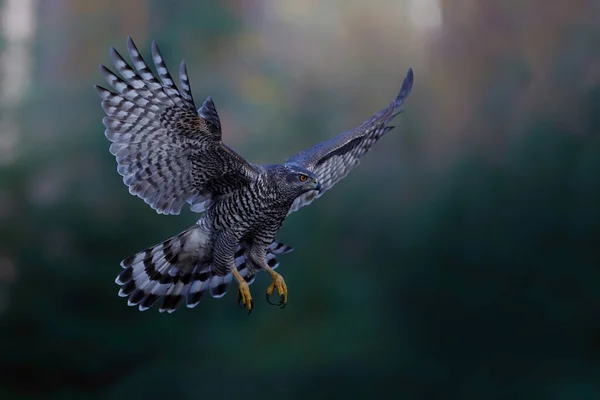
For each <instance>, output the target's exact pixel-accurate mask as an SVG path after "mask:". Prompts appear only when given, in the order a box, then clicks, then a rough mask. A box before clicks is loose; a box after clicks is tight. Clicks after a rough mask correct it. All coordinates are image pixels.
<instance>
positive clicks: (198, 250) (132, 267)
mask: <svg viewBox="0 0 600 400" xmlns="http://www.w3.org/2000/svg"><path fill="white" fill-rule="evenodd" d="M292 250H293V248H292V247H291V246H287V245H284V244H282V243H278V242H273V243H272V244H271V246H270V247H269V250H268V253H267V263H268V265H269V266H271V268H277V267H278V266H279V261H278V260H277V256H278V255H280V254H287V253H289V252H291V251H292ZM211 262H212V244H211V240H210V235H209V234H208V233H207V232H206V231H205V230H204V229H202V227H201V226H199V225H194V226H193V227H191V228H189V229H187V230H185V231H183V232H181V233H180V234H179V235H177V236H174V237H172V238H170V239H167V240H165V241H164V242H162V243H159V244H157V245H155V246H152V247H149V248H147V249H146V250H143V251H141V252H139V253H137V254H134V255H132V256H130V257H127V258H126V259H124V260H123V261H122V262H121V266H122V267H123V271H122V272H121V273H120V274H119V275H118V276H117V278H116V279H115V282H116V283H117V284H119V285H121V289H120V291H119V296H121V297H128V301H127V304H128V305H130V306H137V307H138V308H139V310H140V311H144V310H147V309H149V308H150V307H152V306H153V305H154V304H156V303H157V302H159V301H160V308H159V311H160V312H164V311H167V312H169V313H171V312H173V311H175V310H176V309H177V307H178V306H179V305H180V303H181V301H182V299H184V298H185V303H186V306H187V307H188V308H193V307H195V306H196V305H198V303H199V302H200V299H201V298H202V297H203V295H204V293H206V292H207V291H208V292H209V293H210V294H211V296H212V297H215V298H220V297H223V296H224V295H225V293H227V290H228V289H229V286H230V284H231V281H232V280H233V275H232V274H227V275H223V276H221V275H217V274H213V272H212V270H211ZM235 265H236V267H237V269H238V271H239V272H240V275H241V276H242V277H244V279H245V280H246V281H247V282H248V284H252V283H253V282H254V279H255V274H256V270H255V269H254V268H252V266H251V265H250V263H249V262H248V261H247V258H246V255H245V249H244V248H243V247H242V246H240V247H238V250H237V252H236V256H235Z"/></svg>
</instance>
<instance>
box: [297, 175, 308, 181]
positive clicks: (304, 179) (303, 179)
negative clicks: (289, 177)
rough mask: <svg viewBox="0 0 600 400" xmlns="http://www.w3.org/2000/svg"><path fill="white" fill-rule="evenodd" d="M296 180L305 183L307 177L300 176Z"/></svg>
mask: <svg viewBox="0 0 600 400" xmlns="http://www.w3.org/2000/svg"><path fill="white" fill-rule="evenodd" d="M298 179H300V182H306V181H307V180H308V176H306V175H300V177H299V178H298Z"/></svg>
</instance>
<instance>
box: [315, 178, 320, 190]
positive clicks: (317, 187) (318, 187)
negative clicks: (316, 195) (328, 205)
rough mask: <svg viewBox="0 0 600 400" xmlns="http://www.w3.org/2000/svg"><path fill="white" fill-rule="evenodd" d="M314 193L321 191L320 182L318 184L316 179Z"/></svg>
mask: <svg viewBox="0 0 600 400" xmlns="http://www.w3.org/2000/svg"><path fill="white" fill-rule="evenodd" d="M314 190H316V191H318V192H320V191H321V182H319V180H318V179H315V189H314Z"/></svg>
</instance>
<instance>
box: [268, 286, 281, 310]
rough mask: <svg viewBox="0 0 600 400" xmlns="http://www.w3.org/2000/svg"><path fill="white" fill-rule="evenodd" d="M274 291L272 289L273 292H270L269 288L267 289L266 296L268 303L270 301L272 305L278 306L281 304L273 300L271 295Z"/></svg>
mask: <svg viewBox="0 0 600 400" xmlns="http://www.w3.org/2000/svg"><path fill="white" fill-rule="evenodd" d="M272 292H273V291H271V293H269V289H267V293H266V296H265V297H266V298H267V303H269V304H270V305H272V306H277V305H279V304H277V303H273V302H272V301H271V295H272V294H273V293H272Z"/></svg>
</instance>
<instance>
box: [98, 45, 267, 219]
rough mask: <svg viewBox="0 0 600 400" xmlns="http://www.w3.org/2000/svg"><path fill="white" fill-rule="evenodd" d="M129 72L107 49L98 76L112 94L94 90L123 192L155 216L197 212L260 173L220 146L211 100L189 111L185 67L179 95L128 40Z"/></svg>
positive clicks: (163, 70)
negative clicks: (108, 64)
mask: <svg viewBox="0 0 600 400" xmlns="http://www.w3.org/2000/svg"><path fill="white" fill-rule="evenodd" d="M127 49H128V52H129V56H130V57H131V61H132V65H133V67H132V66H130V65H129V64H128V63H127V61H125V59H123V57H122V56H121V55H120V54H119V53H118V52H117V51H116V50H115V49H114V48H111V51H110V54H111V58H112V63H113V65H114V67H115V69H116V71H118V73H119V74H120V75H121V77H119V76H117V75H116V74H114V73H113V72H112V71H111V70H109V69H108V68H106V67H105V66H103V65H101V66H100V72H101V73H102V76H103V77H104V80H105V81H106V82H107V83H108V85H109V86H110V87H111V89H110V90H109V89H105V88H103V87H101V86H96V90H97V91H98V94H99V95H100V97H101V98H102V108H103V109H104V111H105V112H106V117H104V119H103V120H102V122H103V123H104V126H105V127H106V131H105V135H106V137H107V138H108V140H110V141H111V142H112V144H111V146H110V152H111V153H112V154H113V155H114V156H115V157H116V159H117V164H118V166H117V170H118V171H119V173H120V174H121V175H122V176H123V182H124V183H125V184H126V185H127V186H128V187H129V192H130V193H131V194H133V195H136V196H138V197H140V198H141V199H143V200H144V201H145V202H146V203H148V204H149V205H150V207H152V208H153V209H155V210H156V211H157V212H158V213H159V214H179V212H180V211H181V209H182V208H183V206H184V205H185V203H186V202H188V203H190V204H192V209H193V210H194V211H203V210H204V209H205V208H206V207H207V206H208V205H209V204H210V202H211V200H213V199H214V198H216V197H217V196H220V195H223V194H226V193H230V192H232V191H235V190H236V189H238V188H240V187H241V186H244V185H247V184H248V183H250V182H251V181H252V180H253V179H255V178H256V175H257V174H258V172H259V168H260V167H258V166H255V165H253V164H250V163H248V162H247V161H246V160H244V159H243V158H242V157H241V156H240V155H238V154H237V153H236V152H235V151H234V150H233V149H231V148H229V147H228V146H226V145H225V144H223V142H222V141H221V122H220V120H219V115H218V114H217V110H216V108H215V105H214V103H213V101H212V99H211V98H210V97H209V98H207V99H206V101H204V103H203V104H202V107H200V108H199V109H198V110H197V111H196V106H195V104H194V99H193V97H192V92H191V89H190V83H189V81H188V75H187V70H186V66H185V63H184V62H182V63H181V66H180V70H179V80H180V85H181V90H179V89H178V88H177V86H176V84H175V83H174V81H173V78H171V74H170V73H169V71H168V69H167V66H166V64H165V62H164V60H163V58H162V56H161V54H160V51H159V49H158V46H157V45H156V43H155V42H153V43H152V59H153V61H154V65H155V67H156V71H157V72H158V79H157V77H156V76H155V75H154V74H153V73H152V71H151V70H150V68H149V67H148V65H147V64H146V62H145V61H144V59H143V58H142V56H141V54H140V52H139V51H138V49H137V47H136V46H135V44H134V43H133V41H132V40H131V38H128V41H127Z"/></svg>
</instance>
